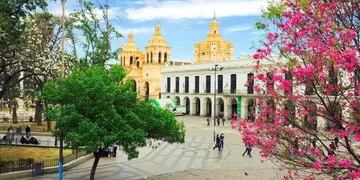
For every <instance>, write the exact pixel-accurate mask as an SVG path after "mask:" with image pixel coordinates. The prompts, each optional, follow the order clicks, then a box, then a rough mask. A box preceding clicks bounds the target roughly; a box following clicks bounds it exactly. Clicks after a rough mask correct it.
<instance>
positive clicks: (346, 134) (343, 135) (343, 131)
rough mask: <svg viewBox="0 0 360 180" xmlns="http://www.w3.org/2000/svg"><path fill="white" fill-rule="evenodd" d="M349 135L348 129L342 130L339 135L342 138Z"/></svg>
mask: <svg viewBox="0 0 360 180" xmlns="http://www.w3.org/2000/svg"><path fill="white" fill-rule="evenodd" d="M347 136H348V132H347V131H345V130H342V131H340V132H339V137H340V138H345V137H347Z"/></svg>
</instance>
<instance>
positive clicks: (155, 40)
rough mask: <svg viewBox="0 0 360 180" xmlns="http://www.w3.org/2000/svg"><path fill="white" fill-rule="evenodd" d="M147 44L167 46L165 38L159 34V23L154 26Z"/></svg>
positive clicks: (149, 45)
mask: <svg viewBox="0 0 360 180" xmlns="http://www.w3.org/2000/svg"><path fill="white" fill-rule="evenodd" d="M147 46H148V47H151V46H164V47H167V46H168V44H167V42H166V40H165V38H164V37H163V36H162V35H161V32H160V25H156V26H155V33H154V35H153V36H152V37H151V39H150V40H149V42H148V44H147Z"/></svg>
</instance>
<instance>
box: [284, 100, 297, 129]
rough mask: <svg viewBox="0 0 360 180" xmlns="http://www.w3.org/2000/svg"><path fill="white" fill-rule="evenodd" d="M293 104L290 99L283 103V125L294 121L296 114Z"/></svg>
mask: <svg viewBox="0 0 360 180" xmlns="http://www.w3.org/2000/svg"><path fill="white" fill-rule="evenodd" d="M295 112H296V109H295V105H294V103H293V102H292V101H291V100H287V101H286V102H285V104H284V119H285V120H286V122H285V125H289V124H294V123H295V115H296V113H295Z"/></svg>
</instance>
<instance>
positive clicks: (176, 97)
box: [174, 96, 180, 106]
mask: <svg viewBox="0 0 360 180" xmlns="http://www.w3.org/2000/svg"><path fill="white" fill-rule="evenodd" d="M174 101H175V105H176V106H179V105H180V98H179V96H175V98H174Z"/></svg>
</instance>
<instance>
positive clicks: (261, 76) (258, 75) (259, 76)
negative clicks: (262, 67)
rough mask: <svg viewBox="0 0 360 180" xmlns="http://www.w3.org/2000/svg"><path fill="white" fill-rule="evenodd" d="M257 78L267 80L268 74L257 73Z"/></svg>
mask: <svg viewBox="0 0 360 180" xmlns="http://www.w3.org/2000/svg"><path fill="white" fill-rule="evenodd" d="M255 77H256V78H257V79H259V80H260V81H266V76H265V75H264V74H262V73H260V74H256V76H255Z"/></svg>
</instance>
